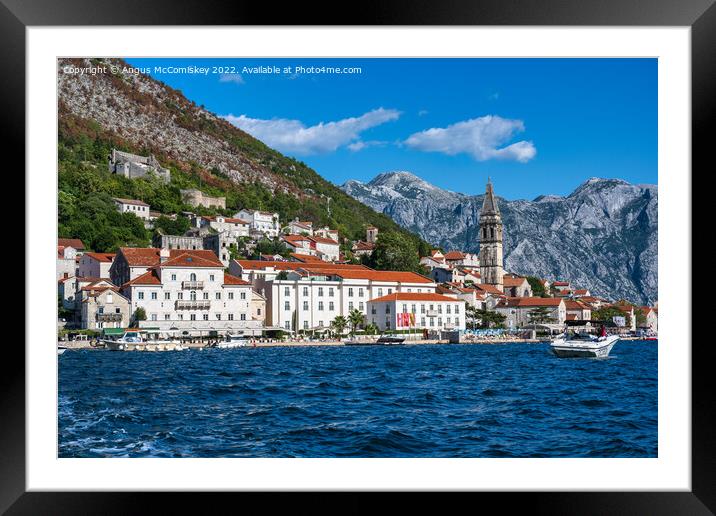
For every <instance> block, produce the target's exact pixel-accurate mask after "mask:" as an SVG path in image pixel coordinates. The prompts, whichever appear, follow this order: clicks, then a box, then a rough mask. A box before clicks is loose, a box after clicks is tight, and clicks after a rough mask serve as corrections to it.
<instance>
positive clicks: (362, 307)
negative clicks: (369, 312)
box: [358, 301, 365, 312]
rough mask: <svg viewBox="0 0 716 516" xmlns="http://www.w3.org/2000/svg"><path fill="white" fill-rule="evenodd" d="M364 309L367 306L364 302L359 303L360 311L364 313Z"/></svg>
mask: <svg viewBox="0 0 716 516" xmlns="http://www.w3.org/2000/svg"><path fill="white" fill-rule="evenodd" d="M364 308H365V305H364V304H363V301H361V302H360V303H358V310H360V311H361V312H362V311H363V309H364Z"/></svg>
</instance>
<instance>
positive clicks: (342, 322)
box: [331, 315, 348, 337]
mask: <svg viewBox="0 0 716 516" xmlns="http://www.w3.org/2000/svg"><path fill="white" fill-rule="evenodd" d="M347 326H348V320H347V319H346V318H345V317H344V316H342V315H338V316H336V318H335V319H333V321H332V322H331V328H333V331H335V332H336V333H337V334H338V336H339V337H340V336H341V335H343V331H344V330H345V329H346V327H347Z"/></svg>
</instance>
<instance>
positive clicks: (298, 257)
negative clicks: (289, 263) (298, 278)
mask: <svg viewBox="0 0 716 516" xmlns="http://www.w3.org/2000/svg"><path fill="white" fill-rule="evenodd" d="M291 257H292V258H295V259H296V260H298V261H300V262H303V263H307V262H310V263H314V262H323V260H321V259H320V258H319V257H318V256H311V255H310V254H300V253H291Z"/></svg>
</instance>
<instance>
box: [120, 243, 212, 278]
mask: <svg viewBox="0 0 716 516" xmlns="http://www.w3.org/2000/svg"><path fill="white" fill-rule="evenodd" d="M186 253H188V254H190V255H192V256H195V257H197V258H200V259H203V260H209V261H217V257H216V254H214V252H213V251H209V250H207V249H203V250H200V249H197V250H193V249H191V250H190V249H159V248H156V247H120V248H119V251H117V256H116V257H115V258H114V262H113V263H112V266H111V267H110V269H109V277H110V279H111V280H112V282H113V283H114V284H115V285H124V284H125V283H126V282H128V281H130V280H133V279H134V278H137V277H139V276H141V275H142V274H144V273H145V272H147V271H148V270H149V269H150V268H152V267H156V266H157V265H160V264H162V263H164V262H166V261H168V260H169V259H172V258H176V257H177V256H180V255H182V254H186Z"/></svg>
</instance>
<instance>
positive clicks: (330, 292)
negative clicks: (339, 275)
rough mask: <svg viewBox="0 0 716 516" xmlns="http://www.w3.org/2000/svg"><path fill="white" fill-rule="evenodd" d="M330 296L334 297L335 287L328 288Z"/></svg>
mask: <svg viewBox="0 0 716 516" xmlns="http://www.w3.org/2000/svg"><path fill="white" fill-rule="evenodd" d="M328 297H333V287H330V288H329V289H328Z"/></svg>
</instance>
